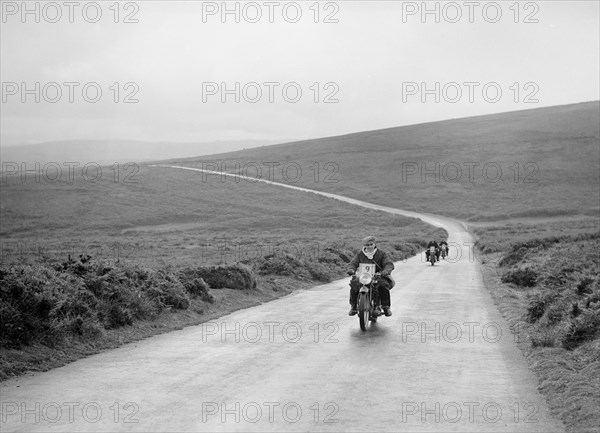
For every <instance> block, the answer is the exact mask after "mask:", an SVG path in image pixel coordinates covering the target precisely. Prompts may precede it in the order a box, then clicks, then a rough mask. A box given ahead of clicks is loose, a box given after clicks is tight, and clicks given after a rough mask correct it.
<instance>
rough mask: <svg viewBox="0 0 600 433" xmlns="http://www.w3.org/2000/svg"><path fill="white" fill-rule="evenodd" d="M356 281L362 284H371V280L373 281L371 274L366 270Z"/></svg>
mask: <svg viewBox="0 0 600 433" xmlns="http://www.w3.org/2000/svg"><path fill="white" fill-rule="evenodd" d="M358 281H359V282H360V284H363V285H367V284H371V281H373V276H372V275H371V274H369V273H368V272H363V273H362V274H360V275H359V276H358Z"/></svg>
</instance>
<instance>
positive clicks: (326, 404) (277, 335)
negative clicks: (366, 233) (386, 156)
mask: <svg viewBox="0 0 600 433" xmlns="http://www.w3.org/2000/svg"><path fill="white" fill-rule="evenodd" d="M156 167H159V169H174V168H178V169H187V170H194V171H202V170H200V169H193V168H189V167H177V166H156ZM160 167H162V168H160ZM219 174H220V173H219ZM253 180H254V179H253ZM265 182H267V183H273V182H268V181H265ZM278 185H280V184H278ZM281 186H285V187H291V188H293V189H297V190H301V191H304V192H307V191H308V192H312V193H317V194H321V195H325V196H327V197H331V198H335V199H338V200H342V201H344V202H347V203H350V204H354V205H360V206H365V207H369V208H372V209H377V210H381V211H385V212H391V213H394V214H400V215H405V216H409V217H415V218H419V219H421V220H423V221H425V222H427V223H429V224H432V225H435V226H439V227H443V228H444V229H446V230H447V231H448V233H449V239H448V240H449V243H450V244H451V247H452V246H455V247H454V248H451V251H450V257H449V259H448V260H446V261H442V262H439V263H437V264H436V266H433V267H432V266H431V265H430V264H429V263H426V262H425V258H424V255H420V256H417V257H413V258H411V259H409V260H407V261H404V262H398V263H396V270H395V271H394V273H393V276H394V278H395V280H396V282H397V283H396V287H395V288H394V289H393V290H392V292H391V293H392V309H393V316H392V317H389V318H381V319H380V320H379V322H378V323H376V324H372V325H371V326H370V328H369V329H368V330H367V332H361V331H360V329H359V325H358V319H357V318H356V317H348V316H347V311H348V307H349V306H348V302H347V297H348V279H345V280H339V281H334V282H332V283H329V284H325V285H321V286H316V287H314V288H312V289H310V290H306V291H300V292H296V293H294V294H291V295H289V296H287V297H285V298H281V299H278V300H276V301H273V302H269V303H267V304H263V305H260V306H257V307H253V308H249V309H245V310H240V311H237V312H235V313H233V314H229V315H227V316H224V317H221V318H219V319H216V320H214V321H212V322H208V323H205V324H202V325H199V326H195V327H188V328H185V329H183V330H181V331H175V332H171V333H169V334H164V335H160V336H156V337H152V338H149V339H147V340H143V341H140V342H136V343H131V344H127V345H125V346H123V347H120V348H118V349H115V350H111V351H108V352H104V353H101V354H98V355H95V356H91V357H89V358H85V359H81V360H79V361H76V362H73V363H71V364H69V365H67V366H64V367H61V368H57V369H54V370H52V371H49V372H46V373H40V374H35V375H33V376H26V377H21V378H17V379H12V380H9V381H6V382H3V383H2V384H0V392H1V397H0V398H1V404H2V415H1V416H2V419H1V424H0V430H1V431H2V432H12V431H44V432H47V431H56V432H59V431H60V432H64V431H160V432H170V431H173V432H175V431H185V432H188V431H189V432H192V431H193V432H198V431H210V432H213V431H226V432H229V431H345V432H359V431H360V432H363V431H369V432H370V431H394V432H400V431H410V432H415V431H416V432H446V431H448V432H458V431H460V432H562V431H564V427H563V425H562V423H560V422H559V421H557V420H555V419H554V418H553V417H551V416H550V414H549V409H548V407H547V404H546V402H545V400H544V398H543V397H542V396H541V395H540V393H539V392H538V391H537V380H536V378H535V377H534V375H533V374H532V373H531V372H530V370H529V369H528V367H527V362H526V360H525V358H524V357H523V356H522V354H521V352H520V351H519V349H518V348H517V345H516V344H515V339H516V338H518V335H514V334H513V333H512V332H511V330H510V329H509V328H508V325H507V323H506V321H505V320H504V319H503V318H502V316H501V315H500V313H499V312H498V309H497V308H496V306H495V305H494V304H493V302H492V299H491V297H490V295H489V294H488V292H487V290H486V289H485V287H484V285H483V281H482V276H481V271H480V269H479V265H478V263H477V262H476V261H475V260H474V259H473V257H472V254H469V252H470V251H471V248H470V247H471V245H472V242H473V238H472V235H471V234H470V233H469V232H468V231H467V230H466V228H465V226H464V224H463V223H461V222H458V221H455V220H452V219H450V218H446V217H440V216H435V215H426V214H418V213H414V212H406V211H402V210H399V209H393V208H388V207H384V206H379V205H374V204H370V203H365V202H361V201H359V200H354V199H350V198H346V197H341V196H336V195H334V194H329V193H322V192H317V191H309V190H303V189H302V188H298V187H293V186H288V185H281Z"/></svg>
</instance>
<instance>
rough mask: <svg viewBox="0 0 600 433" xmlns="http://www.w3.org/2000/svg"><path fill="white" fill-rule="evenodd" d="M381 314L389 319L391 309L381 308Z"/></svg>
mask: <svg viewBox="0 0 600 433" xmlns="http://www.w3.org/2000/svg"><path fill="white" fill-rule="evenodd" d="M383 314H385V317H390V316H391V315H392V309H391V308H390V307H383Z"/></svg>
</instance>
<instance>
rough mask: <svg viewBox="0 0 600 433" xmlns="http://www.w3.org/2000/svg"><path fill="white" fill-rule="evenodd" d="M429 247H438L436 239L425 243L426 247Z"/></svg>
mask: <svg viewBox="0 0 600 433" xmlns="http://www.w3.org/2000/svg"><path fill="white" fill-rule="evenodd" d="M429 247H435V249H436V250H437V249H439V248H440V247H439V245H438V243H437V242H436V241H431V242H429V243H428V244H427V248H429Z"/></svg>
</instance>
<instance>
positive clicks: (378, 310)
mask: <svg viewBox="0 0 600 433" xmlns="http://www.w3.org/2000/svg"><path fill="white" fill-rule="evenodd" d="M382 314H383V312H382V311H381V307H380V306H379V305H378V306H376V307H375V308H374V309H373V316H374V317H379V316H381V315H382Z"/></svg>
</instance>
